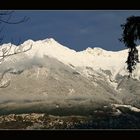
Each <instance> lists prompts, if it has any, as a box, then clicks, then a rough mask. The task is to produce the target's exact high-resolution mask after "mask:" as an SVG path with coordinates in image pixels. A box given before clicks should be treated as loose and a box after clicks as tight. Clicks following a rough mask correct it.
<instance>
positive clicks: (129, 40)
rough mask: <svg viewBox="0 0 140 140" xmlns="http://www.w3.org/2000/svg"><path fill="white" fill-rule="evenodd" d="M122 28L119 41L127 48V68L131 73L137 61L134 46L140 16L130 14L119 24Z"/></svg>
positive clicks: (139, 37) (138, 36) (138, 31)
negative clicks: (123, 22)
mask: <svg viewBox="0 0 140 140" xmlns="http://www.w3.org/2000/svg"><path fill="white" fill-rule="evenodd" d="M121 27H122V29H123V34H122V38H121V39H120V41H121V42H123V43H124V44H125V46H126V47H128V48H129V52H128V57H127V61H126V63H127V69H128V71H129V73H130V76H131V75H132V72H133V70H134V69H135V68H136V64H137V63H139V58H138V49H137V48H136V46H137V44H136V42H137V41H138V40H139V39H140V16H131V17H128V18H127V19H126V23H125V24H122V25H121Z"/></svg>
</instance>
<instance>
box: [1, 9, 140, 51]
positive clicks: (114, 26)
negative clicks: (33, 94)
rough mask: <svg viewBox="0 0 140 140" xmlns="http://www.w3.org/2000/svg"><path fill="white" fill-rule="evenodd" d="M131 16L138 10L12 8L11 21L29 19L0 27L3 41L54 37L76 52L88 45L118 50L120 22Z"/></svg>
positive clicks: (120, 32)
mask: <svg viewBox="0 0 140 140" xmlns="http://www.w3.org/2000/svg"><path fill="white" fill-rule="evenodd" d="M132 15H134V16H140V10H15V12H14V13H13V15H12V17H11V21H18V20H21V19H22V18H23V17H24V16H26V17H28V18H29V20H28V21H27V22H23V23H20V24H16V25H12V24H10V25H8V24H3V25H2V24H0V27H2V26H4V28H3V31H2V32H1V34H2V35H4V40H3V43H9V42H12V43H13V44H18V43H19V42H20V43H23V42H24V41H26V40H28V39H32V40H34V41H36V40H43V39H46V38H54V39H55V40H56V41H58V42H59V43H60V44H62V45H64V46H67V47H68V48H71V49H74V50H76V51H82V50H84V49H86V48H88V47H91V48H94V47H100V48H103V49H105V50H110V51H119V50H122V49H125V48H126V47H125V46H124V44H123V43H121V42H120V41H119V38H121V34H122V28H121V26H120V25H121V24H123V23H125V22H126V18H127V17H129V16H132ZM19 40H20V41H19Z"/></svg>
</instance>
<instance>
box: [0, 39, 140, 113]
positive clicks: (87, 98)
mask: <svg viewBox="0 0 140 140" xmlns="http://www.w3.org/2000/svg"><path fill="white" fill-rule="evenodd" d="M8 45H10V44H4V45H3V46H1V49H2V48H6V47H8ZM31 45H32V48H31V49H30V50H29V51H27V52H24V53H19V54H16V55H12V56H9V57H7V58H6V59H5V61H3V62H2V63H1V64H0V75H1V77H2V80H1V83H0V84H2V85H5V86H1V88H0V114H1V115H3V114H10V113H15V114H18V113H34V112H35V113H48V114H53V115H73V114H75V115H85V114H86V115H90V114H92V112H93V111H94V110H96V109H98V108H100V107H101V106H105V105H107V106H108V105H110V104H128V105H132V106H135V107H137V108H140V102H139V101H140V75H139V73H140V64H138V65H137V68H136V70H135V71H134V74H133V77H132V78H128V72H127V69H126V64H125V61H126V58H127V50H123V51H119V52H110V51H106V50H103V49H101V48H88V49H86V50H84V51H81V52H76V51H74V50H71V49H69V48H67V47H65V46H63V45H61V44H59V43H58V42H56V41H55V40H54V39H45V40H42V41H36V42H35V41H32V40H28V41H26V42H24V43H23V44H22V46H23V47H24V49H26V48H28V47H30V46H31ZM15 47H17V46H12V48H11V51H10V53H12V52H13V51H14V49H15ZM138 49H139V47H138ZM3 73H4V75H3Z"/></svg>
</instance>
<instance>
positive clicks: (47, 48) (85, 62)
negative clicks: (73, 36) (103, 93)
mask: <svg viewBox="0 0 140 140" xmlns="http://www.w3.org/2000/svg"><path fill="white" fill-rule="evenodd" d="M31 44H33V47H32V49H31V50H30V51H28V52H26V53H25V54H27V56H28V57H29V58H33V57H38V58H43V56H49V57H53V58H56V59H57V60H59V61H60V62H62V63H64V64H66V65H69V66H74V67H77V68H78V67H83V68H84V67H91V68H92V69H94V70H95V71H100V72H101V70H109V71H110V72H111V75H112V78H113V80H114V78H115V76H116V75H118V74H120V75H123V76H124V75H128V72H127V69H126V67H127V65H126V63H125V62H126V60H127V55H128V50H127V49H126V50H122V51H118V52H112V51H106V50H103V49H101V48H87V49H86V50H84V51H80V52H76V51H75V50H72V49H69V48H67V47H65V46H63V45H61V44H59V43H58V42H57V41H55V40H54V39H53V38H50V39H45V40H39V41H33V40H28V41H25V42H24V43H23V44H22V45H23V46H25V49H26V47H27V48H28V47H29V45H31ZM5 45H6V46H7V45H10V44H5ZM12 48H15V46H13V47H12ZM138 49H139V50H140V47H139V46H138ZM12 51H14V49H12ZM12 51H11V53H12ZM18 56H20V55H18ZM10 59H11V58H10ZM85 74H86V71H85ZM139 75H140V65H139V64H138V65H137V69H136V70H135V71H134V78H136V79H139V78H140V77H139Z"/></svg>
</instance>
